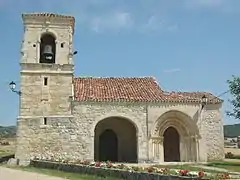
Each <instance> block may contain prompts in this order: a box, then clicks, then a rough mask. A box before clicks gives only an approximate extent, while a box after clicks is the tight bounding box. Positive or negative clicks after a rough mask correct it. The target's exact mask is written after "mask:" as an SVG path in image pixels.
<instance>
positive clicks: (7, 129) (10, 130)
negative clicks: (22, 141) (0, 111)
mask: <svg viewBox="0 0 240 180" xmlns="http://www.w3.org/2000/svg"><path fill="white" fill-rule="evenodd" d="M15 136H16V126H0V137H1V138H13V137H15Z"/></svg>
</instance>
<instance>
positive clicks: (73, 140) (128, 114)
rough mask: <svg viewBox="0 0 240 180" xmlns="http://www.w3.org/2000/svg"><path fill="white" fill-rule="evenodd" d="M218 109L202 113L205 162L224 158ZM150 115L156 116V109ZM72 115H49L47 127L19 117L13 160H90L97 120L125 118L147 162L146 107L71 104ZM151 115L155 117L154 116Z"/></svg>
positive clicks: (140, 152) (142, 157)
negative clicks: (131, 125)
mask: <svg viewBox="0 0 240 180" xmlns="http://www.w3.org/2000/svg"><path fill="white" fill-rule="evenodd" d="M185 107H186V106H185ZM159 108H160V107H159ZM219 108H220V107H219V105H215V106H211V105H209V106H208V107H207V109H205V110H204V113H203V114H204V115H203V118H202V123H201V124H202V125H201V126H202V127H201V136H202V138H203V140H204V143H203V145H204V147H203V148H201V150H202V149H206V155H207V158H208V160H220V159H223V158H224V146H223V143H224V140H223V126H222V125H223V124H222V119H221V112H220V109H219ZM150 112H151V111H150ZM154 112H155V113H157V109H156V107H155V110H154ZM73 114H74V116H60V115H59V116H49V117H47V125H44V124H43V117H37V116H36V117H35V118H23V117H21V118H20V119H19V120H18V132H17V138H18V141H17V152H16V158H19V159H30V158H31V157H34V156H37V157H39V156H40V157H41V156H43V157H47V158H51V157H52V158H54V159H67V158H69V159H89V160H93V158H94V129H95V127H96V125H97V123H98V122H100V121H101V120H103V119H105V118H108V117H114V116H115V117H123V118H127V119H129V120H130V121H131V122H132V123H133V124H135V126H136V128H137V131H138V146H139V147H138V159H139V162H141V161H145V160H148V158H149V157H148V151H149V149H148V143H147V125H146V106H144V105H135V106H134V105H130V104H126V103H124V104H121V103H109V104H108V103H81V102H75V104H74V106H73ZM193 114H195V113H193ZM160 115H161V114H159V116H160ZM153 116H155V117H157V116H156V114H155V115H153V114H152V117H153ZM150 117H151V115H150ZM150 121H152V120H150ZM151 124H152V122H151ZM199 128H200V127H199ZM200 154H201V153H200Z"/></svg>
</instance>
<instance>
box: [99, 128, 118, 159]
mask: <svg viewBox="0 0 240 180" xmlns="http://www.w3.org/2000/svg"><path fill="white" fill-rule="evenodd" d="M99 161H112V162H117V161H118V137H117V135H116V133H115V132H114V131H113V130H111V129H106V130H105V131H103V132H102V134H101V135H100V136H99Z"/></svg>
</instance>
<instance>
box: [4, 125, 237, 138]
mask: <svg viewBox="0 0 240 180" xmlns="http://www.w3.org/2000/svg"><path fill="white" fill-rule="evenodd" d="M15 136H16V126H5V127H4V126H0V137H3V138H13V137H15ZM224 136H225V137H236V136H240V124H234V125H224Z"/></svg>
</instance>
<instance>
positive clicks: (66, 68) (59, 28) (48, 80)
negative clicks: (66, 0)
mask: <svg viewBox="0 0 240 180" xmlns="http://www.w3.org/2000/svg"><path fill="white" fill-rule="evenodd" d="M22 20H23V25H24V37H23V41H22V48H21V61H20V66H21V71H20V81H21V82H20V92H21V95H20V110H19V116H18V120H17V145H16V154H15V157H16V158H17V159H19V160H20V161H19V162H20V163H21V164H25V163H26V164H27V163H29V160H30V158H31V157H33V156H35V155H36V154H37V153H38V152H39V151H40V150H41V148H44V147H46V146H49V144H44V145H42V146H40V145H39V144H41V143H44V142H45V141H44V140H42V139H41V138H43V137H44V138H45V140H46V139H47V134H45V132H47V129H49V132H52V131H53V129H54V128H52V127H54V124H55V125H56V123H59V124H61V123H62V122H68V121H70V119H71V118H73V115H72V100H73V97H74V95H73V73H74V70H73V67H74V65H73V55H74V54H76V52H73V34H74V24H75V19H74V17H72V16H65V15H58V14H52V13H31V14H23V15H22ZM53 139H54V138H53ZM53 139H52V138H50V139H48V140H53ZM42 141H43V142H42ZM46 141H47V140H46ZM49 148H51V147H49Z"/></svg>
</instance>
